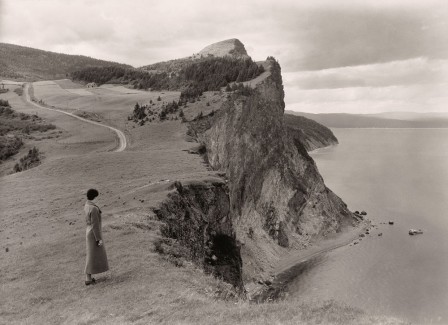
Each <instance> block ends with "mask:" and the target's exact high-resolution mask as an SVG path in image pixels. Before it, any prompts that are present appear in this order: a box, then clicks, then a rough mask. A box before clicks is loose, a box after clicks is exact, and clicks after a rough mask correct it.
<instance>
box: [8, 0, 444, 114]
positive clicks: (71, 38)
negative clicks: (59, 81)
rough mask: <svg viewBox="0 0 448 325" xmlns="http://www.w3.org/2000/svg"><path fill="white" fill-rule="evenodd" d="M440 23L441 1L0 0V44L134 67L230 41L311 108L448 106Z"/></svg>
mask: <svg viewBox="0 0 448 325" xmlns="http://www.w3.org/2000/svg"><path fill="white" fill-rule="evenodd" d="M447 21H448V1H445V0H440V1H439V0H434V1H431V0H424V1H423V0H422V1H412V0H388V1H369V0H359V1H355V0H352V1H349V0H347V1H346V0H322V1H319V0H310V1H308V0H303V1H298V0H275V1H274V0H256V1H255V0H254V1H246V0H244V1H243V0H239V1H237V0H226V1H213V0H208V1H206V0H183V1H178V0H163V1H154V0H145V1H144V0H132V1H125V0H121V1H116V0H97V1H93V0H63V1H62V0H58V1H57V0H0V42H6V43H13V44H19V45H25V46H30V47H35V48H39V49H44V50H49V51H56V52H63V53H68V54H83V55H88V56H92V57H95V58H99V59H106V60H113V61H117V62H122V63H128V64H131V65H133V66H136V67H138V66H142V65H146V64H150V63H154V62H159V61H164V60H168V59H174V58H180V57H185V56H189V55H191V54H193V53H196V52H199V51H200V50H201V49H202V48H203V47H205V46H207V45H209V44H211V43H214V42H217V41H220V40H224V39H228V38H238V39H239V40H241V41H242V42H243V43H244V44H245V46H246V49H247V51H248V53H249V55H251V56H252V58H253V59H255V60H263V59H265V58H266V57H267V56H269V55H273V56H275V57H276V58H277V59H278V60H279V62H280V64H281V66H282V69H283V79H284V84H285V91H286V98H285V101H286V104H287V109H293V110H296V111H306V112H315V113H317V112H349V113H372V112H384V111H418V112H430V111H439V112H441V111H447V112H448V107H447V104H448V94H447V92H446V86H447V85H448V26H447Z"/></svg>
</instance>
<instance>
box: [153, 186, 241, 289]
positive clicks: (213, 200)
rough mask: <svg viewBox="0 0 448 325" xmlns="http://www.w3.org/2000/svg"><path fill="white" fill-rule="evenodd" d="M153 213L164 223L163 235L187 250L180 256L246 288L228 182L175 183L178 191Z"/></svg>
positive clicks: (237, 285)
mask: <svg viewBox="0 0 448 325" xmlns="http://www.w3.org/2000/svg"><path fill="white" fill-rule="evenodd" d="M154 212H155V213H156V215H157V217H158V218H159V220H161V221H163V222H164V226H163V227H162V228H161V232H162V235H163V236H165V237H168V238H172V239H175V240H176V241H177V243H178V244H180V245H181V247H184V248H187V250H186V251H185V250H184V251H183V252H181V254H183V255H187V256H186V257H188V258H189V259H191V260H193V261H194V262H195V263H196V264H198V265H201V266H202V267H203V268H204V269H205V271H207V272H209V273H212V274H214V275H215V276H217V277H220V278H222V279H224V280H225V281H226V282H229V283H231V284H233V285H234V286H235V287H236V288H239V289H241V290H242V289H243V288H244V287H243V282H242V277H241V275H242V272H241V268H242V261H241V256H240V248H239V245H238V243H237V241H236V238H235V232H234V229H233V224H232V220H231V218H230V215H229V213H230V202H229V196H228V193H227V186H226V184H225V182H223V181H222V180H219V179H210V180H202V181H197V182H189V183H183V184H182V183H180V182H176V183H175V189H174V190H173V191H172V192H171V193H170V194H169V195H168V198H167V199H166V200H165V201H164V202H163V203H162V205H161V206H160V208H159V209H156V210H155V211H154Z"/></svg>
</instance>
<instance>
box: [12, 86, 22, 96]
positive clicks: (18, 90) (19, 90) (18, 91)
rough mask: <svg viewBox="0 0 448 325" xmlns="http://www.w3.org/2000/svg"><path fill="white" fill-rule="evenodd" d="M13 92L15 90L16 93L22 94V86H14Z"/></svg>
mask: <svg viewBox="0 0 448 325" xmlns="http://www.w3.org/2000/svg"><path fill="white" fill-rule="evenodd" d="M14 92H15V93H16V94H17V95H19V96H22V94H23V88H22V87H18V88H16V89H14Z"/></svg>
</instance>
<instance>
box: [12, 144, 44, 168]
mask: <svg viewBox="0 0 448 325" xmlns="http://www.w3.org/2000/svg"><path fill="white" fill-rule="evenodd" d="M38 165H40V152H39V149H37V148H36V147H34V148H33V149H30V151H28V154H27V155H26V156H23V157H22V158H20V161H19V162H18V163H17V164H15V166H14V168H13V171H14V173H18V172H21V171H25V170H27V169H30V168H33V167H36V166H38Z"/></svg>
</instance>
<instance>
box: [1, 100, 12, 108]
mask: <svg viewBox="0 0 448 325" xmlns="http://www.w3.org/2000/svg"><path fill="white" fill-rule="evenodd" d="M0 106H3V107H11V106H9V102H8V101H7V100H4V99H0Z"/></svg>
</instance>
